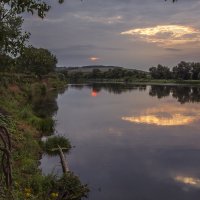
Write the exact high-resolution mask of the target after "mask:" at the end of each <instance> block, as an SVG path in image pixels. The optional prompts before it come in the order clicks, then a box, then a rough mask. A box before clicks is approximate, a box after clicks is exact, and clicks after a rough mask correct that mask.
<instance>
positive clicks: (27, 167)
mask: <svg viewBox="0 0 200 200" xmlns="http://www.w3.org/2000/svg"><path fill="white" fill-rule="evenodd" d="M65 85H66V82H65V81H64V80H62V78H61V77H60V76H59V74H52V75H48V76H46V77H43V78H41V77H40V78H38V77H36V76H35V75H24V74H5V73H4V74H1V76H0V94H1V99H0V126H4V127H6V128H7V130H8V131H9V133H10V135H11V138H12V139H11V141H12V153H11V154H12V169H13V172H12V179H13V184H12V185H11V187H10V188H9V189H8V188H7V187H6V184H5V181H4V177H3V173H2V171H1V172H0V173H1V177H2V179H1V182H0V184H1V189H0V199H15V200H17V199H20V200H21V199H36V198H37V199H41V200H43V199H69V200H70V199H77V200H78V199H81V197H83V196H86V195H87V192H88V188H87V186H86V185H82V184H81V182H80V180H79V178H78V177H77V176H75V175H74V174H73V173H72V172H67V173H65V174H63V175H62V176H61V177H58V176H57V175H56V174H52V175H48V176H43V175H42V173H41V171H40V170H39V169H38V165H39V159H40V155H41V154H42V152H43V151H44V150H45V149H44V148H43V145H42V144H41V142H40V138H41V137H42V136H44V135H51V134H52V133H53V131H54V121H53V119H52V115H53V113H54V112H55V111H56V110H57V104H56V97H57V95H58V93H59V92H62V90H60V89H63V88H65ZM60 139H61V141H56V140H55V141H54V142H55V143H60V142H61V144H63V145H64V146H62V147H65V146H67V148H68V149H67V150H69V149H70V147H71V145H70V143H69V141H68V140H66V141H65V140H64V139H63V140H62V138H60ZM51 145H52V144H50V146H51ZM43 149H44V150H43ZM48 149H49V148H48ZM0 156H2V154H1V155H0Z"/></svg>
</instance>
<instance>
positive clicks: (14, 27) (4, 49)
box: [0, 0, 63, 56]
mask: <svg viewBox="0 0 200 200" xmlns="http://www.w3.org/2000/svg"><path fill="white" fill-rule="evenodd" d="M58 2H59V3H63V0H58ZM49 9H50V5H49V4H47V3H46V2H45V1H42V0H0V54H1V55H2V54H10V55H13V56H17V55H18V54H19V53H20V52H21V51H22V49H23V48H24V46H25V42H26V41H27V40H28V38H29V36H30V34H29V33H27V32H24V31H23V30H22V24H23V18H22V17H21V16H19V14H21V13H24V12H28V13H31V14H34V13H37V15H38V16H39V17H41V18H44V17H45V15H46V13H47V12H48V11H49Z"/></svg>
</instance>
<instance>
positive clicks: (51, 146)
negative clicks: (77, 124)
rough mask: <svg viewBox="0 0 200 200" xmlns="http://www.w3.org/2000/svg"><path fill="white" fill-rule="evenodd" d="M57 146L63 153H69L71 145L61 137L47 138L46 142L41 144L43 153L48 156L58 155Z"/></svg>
mask: <svg viewBox="0 0 200 200" xmlns="http://www.w3.org/2000/svg"><path fill="white" fill-rule="evenodd" d="M58 146H60V147H61V148H62V150H63V152H65V153H66V152H69V150H70V149H71V144H70V142H69V140H68V139H67V138H65V137H63V136H54V137H49V138H48V139H47V140H46V141H44V142H42V147H43V149H44V151H45V152H46V153H47V154H49V155H57V154H58V153H59V149H58Z"/></svg>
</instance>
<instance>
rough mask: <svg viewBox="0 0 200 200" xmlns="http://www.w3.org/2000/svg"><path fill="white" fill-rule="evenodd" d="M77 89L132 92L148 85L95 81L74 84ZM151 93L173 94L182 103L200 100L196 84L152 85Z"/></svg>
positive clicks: (142, 89) (165, 95) (159, 94)
mask: <svg viewBox="0 0 200 200" xmlns="http://www.w3.org/2000/svg"><path fill="white" fill-rule="evenodd" d="M71 87H73V88H76V89H80V90H81V89H83V88H85V87H87V88H89V89H91V90H92V91H95V92H96V93H99V92H101V90H106V91H108V92H109V93H114V94H121V93H123V92H130V91H132V90H138V91H145V90H146V89H147V85H132V84H116V83H113V84H111V83H104V84H102V83H94V84H90V85H72V86H71ZM149 95H150V96H152V97H154V96H155V97H157V98H159V99H161V98H163V97H168V96H169V95H171V96H172V97H173V98H175V99H177V101H178V102H180V103H187V102H200V87H196V86H180V85H179V86H177V85H176V86H175V85H174V86H170V85H152V86H150V91H149Z"/></svg>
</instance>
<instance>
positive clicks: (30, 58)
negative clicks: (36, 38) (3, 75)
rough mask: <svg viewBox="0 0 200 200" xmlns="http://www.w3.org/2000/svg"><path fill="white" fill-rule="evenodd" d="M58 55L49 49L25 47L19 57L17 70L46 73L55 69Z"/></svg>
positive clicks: (38, 73)
mask: <svg viewBox="0 0 200 200" xmlns="http://www.w3.org/2000/svg"><path fill="white" fill-rule="evenodd" d="M56 63H57V59H56V57H55V56H54V55H53V54H52V53H51V52H50V51H48V50H47V49H42V48H40V49H37V48H34V47H29V48H25V49H24V51H23V53H22V54H21V56H20V57H19V58H17V69H18V70H17V71H18V72H25V73H34V74H36V75H45V74H48V73H50V72H53V71H54V70H55V67H56Z"/></svg>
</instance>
